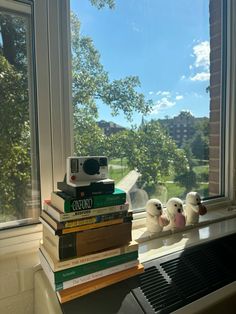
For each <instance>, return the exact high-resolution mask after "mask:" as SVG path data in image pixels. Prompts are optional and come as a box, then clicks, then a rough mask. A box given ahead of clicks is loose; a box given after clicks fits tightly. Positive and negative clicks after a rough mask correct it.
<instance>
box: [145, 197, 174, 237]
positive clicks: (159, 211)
mask: <svg viewBox="0 0 236 314" xmlns="http://www.w3.org/2000/svg"><path fill="white" fill-rule="evenodd" d="M146 213H147V216H146V217H147V218H146V226H147V230H148V231H149V232H151V233H157V232H161V231H162V230H163V227H164V226H167V225H168V223H169V221H168V219H167V217H166V216H165V215H164V214H163V206H162V203H161V201H159V200H158V199H155V198H152V199H150V200H149V201H147V203H146Z"/></svg>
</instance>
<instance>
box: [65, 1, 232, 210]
mask: <svg viewBox="0 0 236 314" xmlns="http://www.w3.org/2000/svg"><path fill="white" fill-rule="evenodd" d="M70 3H71V36H72V41H71V48H72V68H73V71H72V73H73V75H72V76H73V77H72V81H73V84H72V86H73V91H72V94H73V95H72V96H73V97H72V98H73V112H74V143H75V146H74V150H75V153H76V154H78V155H104V154H105V155H107V156H108V157H109V160H110V173H109V175H110V177H111V178H113V179H114V180H115V182H116V184H117V185H118V186H120V187H122V188H124V189H125V190H126V191H127V192H129V194H130V197H131V203H132V207H133V209H134V210H139V209H140V208H142V207H143V199H146V200H147V199H148V198H152V197H155V198H159V199H160V200H161V201H163V202H164V203H165V202H166V201H167V200H168V199H169V198H170V197H173V196H176V197H180V198H182V199H184V198H185V196H186V193H187V192H189V191H191V190H196V191H198V192H199V193H200V195H201V196H202V197H203V198H204V199H206V200H207V199H208V200H210V199H212V198H214V197H225V196H228V195H227V194H228V192H227V189H226V185H225V184H224V182H225V180H226V176H225V175H226V172H225V162H226V156H225V150H224V148H225V138H226V133H225V132H224V130H225V119H226V111H227V108H226V80H225V78H226V76H227V73H226V69H227V61H228V59H227V57H226V49H225V47H226V45H227V41H226V39H227V38H226V35H227V29H226V22H227V20H226V16H227V14H228V13H227V10H228V8H227V6H226V4H227V3H228V4H229V2H228V1H223V0H222V1H220V0H210V1H205V0H200V1H199V0H198V1H196V0H191V1H189V0H179V1H166V0H165V1H164V0H158V1H153V0H148V1H146V0H145V1H142V0H141V1H138V4H137V2H134V1H131V0H130V1H119V0H117V1H107V2H106V1H105V2H104V1H101V2H100V1H81V2H78V1H74V0H71V1H70ZM108 25H109V27H108ZM101 121H103V124H101ZM111 123H116V124H117V125H118V127H119V128H118V129H117V130H116V131H114V129H113V128H111ZM187 125H188V128H187V129H185V130H183V128H184V127H186V126H187ZM109 128H110V130H109ZM108 130H109V131H108ZM132 171H138V172H139V173H140V174H141V176H137V177H136V178H135V181H134V182H132V184H130V182H129V184H128V183H127V184H126V182H128V181H126V179H127V178H128V177H129V174H130V173H131V172H132ZM138 199H140V202H141V200H142V205H141V204H138V203H139V202H138ZM134 204H135V205H134Z"/></svg>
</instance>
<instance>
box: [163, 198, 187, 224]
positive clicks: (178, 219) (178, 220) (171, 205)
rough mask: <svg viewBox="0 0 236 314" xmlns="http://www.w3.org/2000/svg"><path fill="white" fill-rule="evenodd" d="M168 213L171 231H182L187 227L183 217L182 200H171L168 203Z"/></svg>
mask: <svg viewBox="0 0 236 314" xmlns="http://www.w3.org/2000/svg"><path fill="white" fill-rule="evenodd" d="M166 211H167V214H168V217H169V219H170V224H169V228H170V229H181V228H183V227H184V226H185V224H186V220H185V216H184V215H183V202H182V201H181V199H180V198H177V197H172V198H170V199H169V200H168V202H167V203H166Z"/></svg>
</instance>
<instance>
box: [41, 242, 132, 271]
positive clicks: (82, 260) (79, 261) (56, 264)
mask: <svg viewBox="0 0 236 314" xmlns="http://www.w3.org/2000/svg"><path fill="white" fill-rule="evenodd" d="M40 250H41V251H42V253H43V255H44V256H45V258H46V259H47V262H48V264H49V265H50V267H51V269H52V270H53V271H54V272H56V271H60V270H64V269H67V268H71V267H75V266H78V265H83V264H87V263H91V262H96V261H100V260H102V259H105V258H109V257H113V256H117V255H121V254H125V253H129V252H134V251H138V243H137V242H136V241H131V242H130V243H129V244H127V245H124V246H121V247H118V248H114V249H109V250H105V251H101V252H98V253H93V254H89V255H85V256H81V257H76V258H71V259H68V260H65V261H58V260H56V259H55V258H54V257H53V256H52V255H51V254H50V252H48V251H47V249H46V248H45V247H44V245H43V244H42V243H41V244H40Z"/></svg>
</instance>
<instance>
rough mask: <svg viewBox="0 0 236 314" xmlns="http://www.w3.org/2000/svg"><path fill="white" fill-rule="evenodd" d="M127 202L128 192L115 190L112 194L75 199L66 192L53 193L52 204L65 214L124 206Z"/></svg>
mask: <svg viewBox="0 0 236 314" xmlns="http://www.w3.org/2000/svg"><path fill="white" fill-rule="evenodd" d="M125 202H126V192H125V191H123V190H121V189H118V188H115V192H114V193H112V194H100V195H92V196H85V197H81V198H74V197H72V196H70V195H68V194H66V193H64V192H59V191H58V192H55V191H54V192H52V193H51V203H52V205H53V206H55V207H57V209H59V210H60V211H62V212H64V213H70V212H74V211H79V210H85V209H92V208H100V207H107V206H115V205H122V204H124V203H125Z"/></svg>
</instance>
